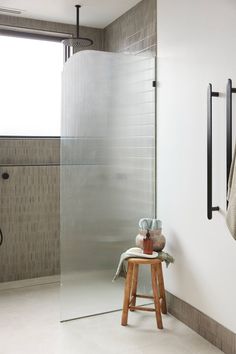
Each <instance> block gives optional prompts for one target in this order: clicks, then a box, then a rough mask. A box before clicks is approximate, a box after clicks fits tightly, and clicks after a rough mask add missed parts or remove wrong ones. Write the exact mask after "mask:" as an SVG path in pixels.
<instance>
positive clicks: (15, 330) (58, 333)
mask: <svg viewBox="0 0 236 354" xmlns="http://www.w3.org/2000/svg"><path fill="white" fill-rule="evenodd" d="M59 302H60V298H59V285H58V284H49V285H40V286H31V287H25V288H19V289H11V290H2V291H0V314H1V315H0V354H75V353H76V354H144V353H145V354H154V353H155V354H157V353H161V354H217V353H222V352H221V351H220V350H218V349H217V348H215V347H214V346H213V345H211V344H210V343H208V342H207V341H205V340H204V339H203V338H202V337H200V336H199V335H198V334H196V333H195V332H193V331H192V330H191V329H189V328H188V327H186V326H185V325H184V324H182V323H181V322H179V321H177V320H176V319H175V318H173V317H172V316H170V315H164V316H163V324H164V327H165V329H164V330H162V331H161V330H157V329H156V323H155V318H154V314H153V313H144V312H136V313H130V315H129V326H127V327H122V326H121V325H120V317H121V313H120V312H114V313H110V314H106V315H100V316H95V317H89V318H84V319H80V320H75V321H71V322H66V323H63V324H61V323H59V308H60V303H59Z"/></svg>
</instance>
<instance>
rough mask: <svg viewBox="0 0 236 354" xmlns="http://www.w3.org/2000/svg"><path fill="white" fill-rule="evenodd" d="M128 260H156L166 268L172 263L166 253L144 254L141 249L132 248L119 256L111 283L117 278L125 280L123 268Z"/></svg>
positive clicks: (172, 259)
mask: <svg viewBox="0 0 236 354" xmlns="http://www.w3.org/2000/svg"><path fill="white" fill-rule="evenodd" d="M129 258H158V259H160V260H162V261H164V262H165V263H166V266H167V267H168V265H169V264H170V263H174V258H173V257H172V256H170V255H169V254H168V253H166V252H163V251H161V252H153V254H145V253H143V250H142V249H141V248H139V247H132V248H129V249H128V250H127V251H125V252H123V253H122V254H121V256H120V261H119V264H118V267H117V270H116V274H115V276H114V278H113V280H112V281H115V280H116V279H117V278H119V277H123V278H126V275H127V270H126V266H125V261H126V260H127V259H129Z"/></svg>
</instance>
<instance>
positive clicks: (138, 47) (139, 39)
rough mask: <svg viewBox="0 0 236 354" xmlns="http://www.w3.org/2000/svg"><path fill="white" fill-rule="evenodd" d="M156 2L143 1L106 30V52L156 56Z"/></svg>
mask: <svg viewBox="0 0 236 354" xmlns="http://www.w3.org/2000/svg"><path fill="white" fill-rule="evenodd" d="M156 18H157V17H156V0H143V1H141V2H140V3H138V4H137V5H136V6H134V7H133V8H132V9H130V10H129V11H127V12H126V13H125V14H124V15H122V16H121V17H119V18H118V19H117V20H115V21H114V22H113V23H111V24H110V25H109V26H107V27H106V28H105V29H104V32H105V34H104V43H105V50H106V51H109V52H122V53H129V54H140V55H145V56H146V55H150V56H155V55H156V47H157V37H156V25H157V22H156Z"/></svg>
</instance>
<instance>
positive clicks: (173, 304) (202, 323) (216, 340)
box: [167, 292, 236, 354]
mask: <svg viewBox="0 0 236 354" xmlns="http://www.w3.org/2000/svg"><path fill="white" fill-rule="evenodd" d="M167 303H168V311H169V312H170V313H171V314H172V315H173V316H175V317H176V318H178V319H179V320H180V321H182V322H183V323H185V324H186V325H187V326H189V327H190V328H192V329H193V330H194V331H195V332H197V333H198V334H200V335H201V336H202V337H204V338H205V339H206V340H208V341H209V342H211V343H212V344H213V345H215V346H216V347H218V348H219V349H220V350H222V352H224V353H225V354H235V353H236V334H235V333H233V332H232V331H230V330H229V329H227V328H225V327H223V326H222V325H221V324H220V323H218V322H216V321H215V320H213V319H212V318H210V317H208V316H206V315H205V314H203V313H202V312H201V311H199V310H198V309H196V308H194V307H193V306H191V305H189V304H188V303H186V302H185V301H183V300H181V299H179V298H178V297H176V296H174V295H172V294H171V293H169V292H167Z"/></svg>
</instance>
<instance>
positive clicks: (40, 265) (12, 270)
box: [0, 138, 60, 282]
mask: <svg viewBox="0 0 236 354" xmlns="http://www.w3.org/2000/svg"><path fill="white" fill-rule="evenodd" d="M59 154H60V141H59V139H13V138H11V139H2V138H1V139H0V227H1V229H2V233H3V237H4V241H3V244H2V246H0V282H3V281H12V280H19V279H27V278H34V277H40V276H47V275H53V274H58V273H59V272H60V265H59V263H60V260H59V253H60V252H59V239H60V198H59V192H60V180H59V176H60V173H59V165H58V163H59ZM21 164H23V165H26V166H19V165H21ZM14 165H18V166H14ZM37 165H41V166H37ZM3 172H8V174H9V179H7V180H4V179H2V177H1V176H2V173H3Z"/></svg>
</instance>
